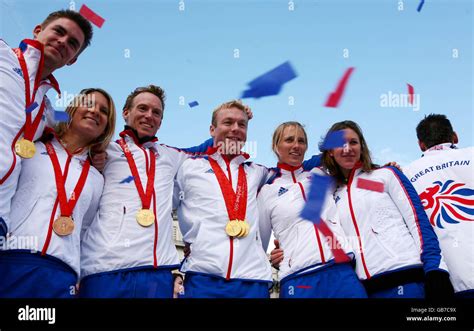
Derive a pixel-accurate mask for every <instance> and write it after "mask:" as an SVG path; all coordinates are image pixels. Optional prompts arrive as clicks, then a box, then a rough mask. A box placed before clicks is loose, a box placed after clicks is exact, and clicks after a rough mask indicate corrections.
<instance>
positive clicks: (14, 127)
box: [0, 39, 60, 227]
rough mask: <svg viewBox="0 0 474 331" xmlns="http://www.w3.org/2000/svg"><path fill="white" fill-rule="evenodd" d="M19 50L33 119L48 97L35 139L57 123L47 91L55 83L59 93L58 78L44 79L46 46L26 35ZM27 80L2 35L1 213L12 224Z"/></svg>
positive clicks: (0, 58)
mask: <svg viewBox="0 0 474 331" xmlns="http://www.w3.org/2000/svg"><path fill="white" fill-rule="evenodd" d="M19 50H21V51H22V52H23V55H24V58H25V62H26V67H27V69H28V75H29V81H30V94H31V98H33V96H34V100H35V102H36V103H37V104H38V107H36V108H35V109H34V110H33V111H32V112H31V115H32V120H34V119H35V118H36V115H37V114H38V112H39V110H40V106H41V103H42V102H43V100H45V103H46V107H45V110H44V113H43V116H42V119H41V121H40V122H39V126H38V128H37V130H36V132H35V135H34V139H33V140H36V139H38V138H40V137H41V135H42V134H43V130H44V128H45V126H46V125H48V126H50V127H52V126H53V125H54V110H53V109H52V108H51V105H50V103H49V101H48V100H47V97H46V96H45V94H46V92H47V91H48V90H49V89H50V88H51V87H53V88H54V89H55V90H56V91H57V92H58V93H60V91H59V86H58V85H57V82H56V79H55V78H54V77H53V76H52V75H50V76H49V77H48V78H47V79H45V80H41V68H39V64H40V61H41V58H42V57H43V46H42V44H40V43H39V42H38V41H36V40H30V39H25V40H23V41H22V42H21V44H20V47H19ZM36 76H38V85H37V89H36V90H35V89H34V86H35V78H36ZM25 93H26V92H25V80H24V78H23V72H22V70H21V66H20V63H19V61H18V57H17V56H16V54H15V52H14V51H13V49H12V48H10V46H8V45H7V44H6V43H5V42H4V41H3V40H1V39H0V119H1V122H0V217H3V218H4V219H5V222H6V224H7V225H8V226H9V227H10V224H9V223H10V221H9V220H8V217H7V216H8V214H9V212H10V207H11V199H12V197H13V195H14V194H15V191H16V189H17V184H18V176H19V175H20V169H21V161H22V159H21V158H20V157H19V156H17V155H16V154H15V151H14V145H15V142H16V141H17V140H19V139H21V137H22V136H23V130H22V129H23V125H24V124H25V120H26V113H25V108H26V104H25V102H26V101H25Z"/></svg>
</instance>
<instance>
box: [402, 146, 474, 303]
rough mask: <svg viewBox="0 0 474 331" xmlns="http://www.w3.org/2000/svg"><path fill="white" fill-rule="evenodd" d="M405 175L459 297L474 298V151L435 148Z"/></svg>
mask: <svg viewBox="0 0 474 331" xmlns="http://www.w3.org/2000/svg"><path fill="white" fill-rule="evenodd" d="M403 172H404V173H405V174H406V176H407V177H408V178H409V179H410V181H411V183H412V184H413V186H414V187H415V189H416V191H417V193H418V194H419V196H420V200H421V202H422V204H423V207H424V209H425V212H426V214H427V215H428V218H429V220H430V223H431V225H432V226H433V229H434V231H435V233H436V235H437V236H438V240H439V244H440V247H441V253H442V255H443V257H444V260H445V261H446V264H447V266H448V269H449V273H450V277H451V282H452V284H453V287H454V290H455V291H456V295H459V296H469V295H474V277H473V276H472V275H473V274H474V254H472V252H473V251H474V236H473V234H474V148H473V147H468V148H462V149H457V148H455V147H454V146H453V145H452V144H451V143H446V144H439V145H436V146H433V147H432V148H430V149H429V150H427V151H426V152H425V153H424V155H423V157H422V158H420V159H418V160H416V161H414V162H413V163H411V164H410V165H409V166H408V167H406V168H404V169H403Z"/></svg>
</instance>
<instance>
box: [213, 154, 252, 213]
mask: <svg viewBox="0 0 474 331" xmlns="http://www.w3.org/2000/svg"><path fill="white" fill-rule="evenodd" d="M209 163H210V164H211V167H212V170H214V174H215V175H216V178H217V181H218V182H219V186H220V188H221V191H222V196H223V197H224V201H225V206H226V208H227V214H228V215H229V220H236V219H237V220H240V221H244V220H245V214H246V213H247V176H246V175H245V171H244V165H243V164H241V165H240V166H239V178H238V180H237V192H234V189H233V188H232V184H231V181H230V179H229V178H227V177H226V176H225V174H224V172H223V171H222V169H221V167H220V166H219V164H217V161H216V160H214V159H212V158H211V157H209ZM229 176H230V173H229Z"/></svg>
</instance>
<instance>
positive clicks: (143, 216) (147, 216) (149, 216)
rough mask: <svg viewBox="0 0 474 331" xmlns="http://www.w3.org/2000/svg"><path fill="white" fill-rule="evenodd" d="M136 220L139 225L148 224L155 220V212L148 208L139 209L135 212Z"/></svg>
mask: <svg viewBox="0 0 474 331" xmlns="http://www.w3.org/2000/svg"><path fill="white" fill-rule="evenodd" d="M137 222H138V224H140V225H141V226H150V225H152V224H153V223H154V222H155V214H153V212H152V211H151V210H150V209H140V211H139V212H138V213H137Z"/></svg>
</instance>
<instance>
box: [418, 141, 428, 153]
mask: <svg viewBox="0 0 474 331" xmlns="http://www.w3.org/2000/svg"><path fill="white" fill-rule="evenodd" d="M418 146H420V149H421V151H422V152H424V151H426V150H427V148H426V145H425V143H424V142H422V141H420V140H418Z"/></svg>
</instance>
